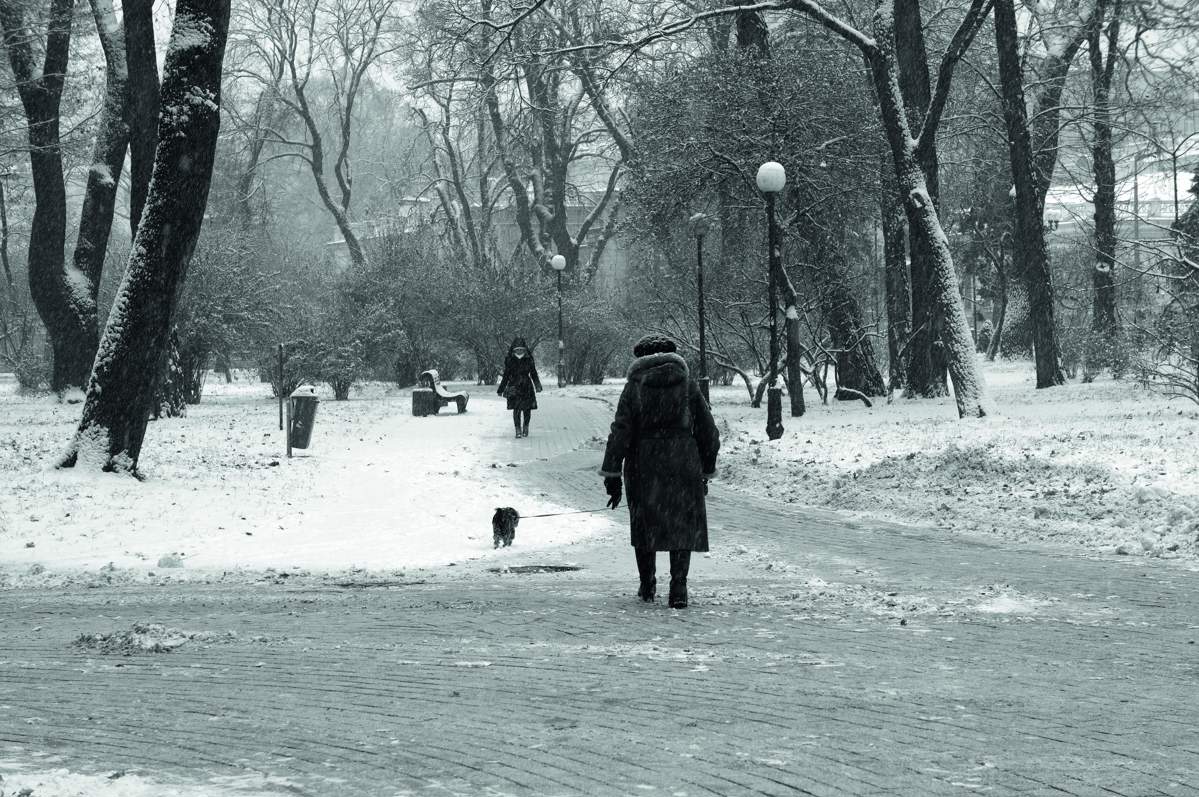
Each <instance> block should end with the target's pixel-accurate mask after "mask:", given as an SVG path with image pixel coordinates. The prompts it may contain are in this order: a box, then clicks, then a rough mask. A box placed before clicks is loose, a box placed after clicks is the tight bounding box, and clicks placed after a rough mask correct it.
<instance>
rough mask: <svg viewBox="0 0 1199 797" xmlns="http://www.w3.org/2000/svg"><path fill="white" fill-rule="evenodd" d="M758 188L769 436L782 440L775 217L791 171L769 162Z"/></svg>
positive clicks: (760, 171) (779, 257)
mask: <svg viewBox="0 0 1199 797" xmlns="http://www.w3.org/2000/svg"><path fill="white" fill-rule="evenodd" d="M757 180H758V190H759V191H761V192H762V193H763V194H765V195H766V226H767V245H768V247H769V249H770V255H769V258H768V263H769V271H768V273H767V276H766V284H767V293H768V296H769V302H768V305H767V306H768V309H769V311H770V364H769V366H768V368H769V370H768V372H767V375H766V378H767V379H769V380H770V382H769V383H768V385H767V388H766V436H767V437H768V438H770V439H771V440H778V439H779V438H780V437H782V436H783V390H782V388H780V387H779V386H778V384H777V378H778V361H779V327H778V304H779V303H778V284H779V281H778V273H779V272H780V271H781V270H782V268H783V266H782V252H781V251H779V231H778V222H777V221H776V220H775V217H774V199H775V196H776V195H777V194H778V192H779V191H782V190H783V185H785V184H786V182H787V172H786V170H785V169H783V165H782V164H781V163H775V162H774V161H767V162H766V163H763V164H762V165H761V166H759V167H758V177H757Z"/></svg>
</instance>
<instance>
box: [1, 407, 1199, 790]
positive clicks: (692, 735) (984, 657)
mask: <svg viewBox="0 0 1199 797" xmlns="http://www.w3.org/2000/svg"><path fill="white" fill-rule="evenodd" d="M554 412H556V411H555V410H550V409H549V408H548V406H547V410H546V412H545V413H544V415H543V416H542V418H541V420H542V421H543V424H544V430H543V435H544V436H543V437H542V438H541V439H540V445H542V446H544V447H545V451H544V452H542V454H545V455H546V456H544V458H543V456H541V455H538V452H535V451H531V450H525V451H524V452H523V454H522V453H521V452H520V451H518V450H516V449H515V447H514V449H513V450H514V454H513V461H514V462H518V463H519V467H516V468H512V469H510V473H511V474H512V477H513V478H514V479H515V480H516V481H517V483H518V484H520V485H522V486H523V488H524V489H525V490H527V491H530V492H539V493H545V494H547V496H549V497H551V498H553V500H556V501H562V502H569V503H570V504H571V505H577V506H581V507H590V506H596V505H601V504H602V503H603V498H604V497H603V495H602V489H601V488H600V485H599V480H598V478H597V477H596V476H595V473H594V469H595V465H596V463H597V460H598V452H597V451H595V450H594V449H590V448H586V447H584V448H582V449H576V450H569V449H571V448H573V447H574V444H573V442H571V441H580V440H585V439H588V438H590V437H592V436H593V435H594V434H595V433H596V431H597V430H595V429H593V428H588V427H589V425H594V423H595V419H596V417H598V416H595V415H593V414H592V413H589V412H587V411H585V410H579V411H578V413H577V414H576V415H575V420H573V421H571V420H568V419H567V420H563V422H562V423H560V424H553V423H547V421H550V420H551V418H553V417H554ZM561 412H562V413H564V414H565V415H569V414H571V413H574V412H575V410H570V409H569V408H568V407H567V406H565V405H564V406H563V408H562V410H561ZM538 439H539V438H538V426H537V425H536V421H535V426H534V436H533V437H531V438H530V439H529V440H528V441H525V442H528V443H534V444H537V441H538ZM530 454H532V455H531V456H530ZM711 499H712V501H711V503H712V522H713V540H714V544H715V545H716V546H717V548H716V549H715V550H714V552H713V555H711V556H709V557H697V561H696V562H695V564H694V566H693V589H692V595H693V606H692V608H690V609H688V610H686V611H681V612H680V611H671V610H668V609H666V608H665V607H664V606H662V605H661V604H657V605H649V606H647V605H642V604H640V603H638V602H636V601H635V599H633V597H632V592H633V590H634V588H635V583H634V581H635V577H634V575H633V566H632V562H631V555H630V552H629V550H628V546H627V542H626V541H625V539H624V536H623V535H624V532H623V530H621V529H620V527H618V526H616V525H614V527H613V531H612V533H610V534H609V535H606V536H604V537H602V538H600V539H597V540H594V541H592V542H590V543H588V544H584V545H576V546H572V547H570V548H567V549H564V550H562V551H558V552H555V554H554V555H552V556H547V555H545V554H541V555H539V556H537V557H535V558H534V557H532V556H530V558H529V559H528V560H527V561H524V563H525V564H560V563H562V562H566V561H571V562H573V563H574V564H575V565H577V566H580V567H581V568H582V569H581V570H578V571H572V572H560V573H537V574H528V575H517V574H514V573H507V574H498V573H492V572H489V571H488V570H487V569H486V565H485V564H474V565H470V566H466V567H457V568H451V569H448V570H446V571H439V572H432V573H430V574H428V575H427V576H425V577H424V578H420V579H416V581H419V582H422V583H409V584H394V583H392V584H387V583H386V582H381V583H377V584H375V585H374V586H368V585H369V584H370V582H369V580H367V581H364V582H362V583H359V584H351V585H346V584H345V583H344V582H343V585H342V586H338V585H337V584H335V583H333V582H331V581H322V580H320V579H314V580H311V581H306V582H304V583H300V584H286V583H284V584H279V583H277V582H278V581H279V580H280V579H274V580H271V581H267V582H264V583H263V584H262V585H261V586H259V587H253V588H249V589H247V588H235V587H204V586H187V587H171V588H145V587H139V588H122V589H121V590H115V589H111V590H110V589H92V590H84V591H72V590H51V591H38V592H34V591H26V592H9V593H4V594H0V639H2V640H3V647H0V759H4V758H5V757H6V756H8V757H10V758H15V759H20V760H23V761H28V760H29V758H28V757H29V755H30V754H31V753H33V752H46V753H52V754H55V755H57V756H59V757H60V760H61V762H62V764H61V765H65V766H69V767H71V768H73V769H77V770H89V769H90V770H94V771H111V770H118V769H130V770H138V771H142V772H146V773H152V774H154V775H155V776H156V777H159V778H161V779H162V780H164V781H168V782H197V781H198V782H201V783H207V784H208V785H209V787H210V788H211V789H212V791H211V793H213V794H217V793H221V794H224V793H233V792H234V791H236V789H235V788H234V786H232V785H230V784H236V783H238V782H241V781H231V780H229V778H231V777H234V776H245V775H254V776H256V778H257V779H256V780H255V781H254V783H256V784H257V785H256V786H255V788H256V789H257V792H258V793H264V792H265V793H279V794H303V795H335V794H336V795H342V794H354V795H399V794H460V795H477V794H497V795H498V794H514V795H527V794H538V795H540V794H562V795H574V794H588V795H592V794H596V795H609V794H611V795H617V794H642V793H645V794H669V795H684V794H685V795H689V796H690V795H713V794H715V795H734V794H736V795H739V794H816V795H895V794H903V795H908V794H910V795H927V794H970V793H980V792H981V793H987V794H1030V795H1037V794H1046V795H1048V794H1056V795H1061V794H1075V795H1098V794H1120V795H1129V797H1133V796H1136V797H1140V796H1141V795H1154V794H1172V795H1186V794H1197V793H1199V738H1197V735H1196V722H1195V717H1196V716H1197V715H1199V698H1197V697H1196V690H1195V685H1196V680H1199V666H1197V665H1196V663H1195V659H1196V656H1195V653H1196V647H1195V644H1194V642H1195V640H1196V639H1197V638H1199V626H1196V622H1197V621H1196V620H1195V618H1196V617H1197V616H1199V598H1197V597H1196V593H1197V590H1196V587H1199V577H1197V576H1196V575H1195V574H1194V573H1191V572H1187V571H1185V570H1182V569H1180V568H1177V567H1171V566H1169V565H1167V564H1164V563H1161V562H1152V563H1149V562H1131V561H1129V560H1126V559H1110V560H1107V559H1083V558H1074V557H1068V556H1063V555H1061V554H1059V553H1055V552H1052V551H1037V550H1016V551H1013V550H1005V549H1003V548H1001V547H998V546H994V545H990V544H985V543H981V542H979V541H975V540H971V539H966V538H954V537H947V536H946V535H945V534H944V533H943V532H940V531H935V530H924V529H915V528H907V527H902V526H895V525H884V524H864V523H859V522H847V521H845V520H843V519H840V518H838V517H836V516H833V515H830V514H827V513H818V512H806V511H803V510H797V509H796V508H795V507H794V505H788V506H786V507H780V506H778V505H776V504H772V503H768V502H763V501H758V500H753V499H750V498H747V497H745V496H742V495H738V494H730V493H729V492H726V491H724V490H722V489H721V488H720V487H719V486H718V485H714V489H713V495H712V496H711ZM619 516H620V515H618V517H619ZM526 522H528V523H532V522H536V521H534V520H533V519H530V520H528V521H526ZM542 522H552V519H545V520H543V521H542ZM519 540H520V537H519V530H518V536H517V542H518V545H519ZM144 621H154V622H159V623H163V624H166V625H168V626H172V627H175V628H179V629H183V630H186V631H190V632H194V633H202V634H209V635H210V636H207V637H200V638H197V639H194V640H192V641H189V642H186V643H185V644H182V645H181V646H180V647H178V648H177V649H176V650H175V651H174V652H171V653H159V654H142V655H132V656H120V655H105V654H102V653H99V652H97V651H96V650H94V649H91V650H89V649H81V648H78V647H74V646H72V645H71V642H72V640H73V639H75V638H76V637H77V636H78V635H79V634H81V633H99V632H111V631H116V630H122V629H129V627H130V626H131V624H132V623H134V622H144ZM228 632H235V634H236V636H228V635H227V634H228ZM6 746H8V749H7V750H6V749H5V748H6ZM14 747H15V748H19V750H17V749H14ZM246 782H248V781H246ZM218 784H219V786H220V788H219V789H218ZM34 797H38V795H37V794H36V793H35V795H34Z"/></svg>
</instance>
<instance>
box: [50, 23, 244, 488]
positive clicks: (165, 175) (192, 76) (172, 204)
mask: <svg viewBox="0 0 1199 797" xmlns="http://www.w3.org/2000/svg"><path fill="white" fill-rule="evenodd" d="M228 28H229V0H179V2H178V4H177V6H176V9H175V21H174V27H173V31H172V34H171V41H170V44H169V46H168V49H167V56H166V65H165V66H164V70H163V75H164V79H163V85H162V107H163V113H162V120H161V122H160V125H159V131H158V132H159V135H158V140H159V142H160V145H159V147H158V150H157V152H156V155H155V158H154V173H153V178H152V180H151V192H150V195H149V196H148V198H147V200H146V206H145V210H144V214H143V218H142V223H141V224H140V225H139V226H138V231H137V238H136V240H135V241H134V246H133V251H132V253H131V254H130V257H129V265H128V267H127V269H126V271H125V277H124V279H123V280H122V282H121V287H120V290H119V291H118V293H117V297H116V300H115V301H114V303H113V310H112V313H111V314H110V316H109V321H108V326H107V327H106V329H105V330H104V337H103V339H102V340H101V342H100V351H99V353H98V354H97V355H96V366H95V369H94V370H93V373H92V377H91V381H90V384H89V385H88V393H87V401H86V403H85V404H84V407H83V417H82V419H81V420H80V423H79V430H78V432H77V433H76V436H75V440H74V442H73V444H72V446H71V449H70V451H69V453H68V454H67V455H66V457H64V459H63V462H62V465H63V466H64V467H70V466H73V465H75V464H76V462H77V461H78V460H79V459H80V458H83V460H84V462H85V463H86V464H88V465H89V466H96V467H100V468H102V469H104V470H120V471H129V472H133V473H136V471H137V463H138V457H139V456H140V454H141V448H142V442H143V440H144V438H145V433H146V424H147V421H148V419H149V415H150V410H151V408H152V406H153V401H154V393H155V388H156V385H157V382H158V380H159V379H160V378H161V375H162V369H163V360H164V357H165V356H166V354H167V348H168V345H169V340H170V333H171V328H172V321H173V318H174V314H175V309H176V307H177V305H178V301H179V295H180V293H181V291H182V288H183V284H184V281H185V280H186V277H187V268H188V265H189V262H190V260H191V255H192V252H193V250H194V249H195V244H196V239H197V238H198V237H199V234H200V226H201V224H202V222H203V218H204V209H205V206H206V205H207V200H208V189H209V186H210V184H211V182H212V164H213V156H214V154H215V152H216V141H217V133H218V131H219V129H220V99H221V65H222V62H223V60H224V54H225V40H226V37H227V35H228Z"/></svg>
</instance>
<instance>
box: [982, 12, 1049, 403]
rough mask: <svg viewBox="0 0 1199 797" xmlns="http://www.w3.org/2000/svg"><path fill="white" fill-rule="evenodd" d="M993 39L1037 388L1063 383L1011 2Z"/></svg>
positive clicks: (1018, 264)
mask: <svg viewBox="0 0 1199 797" xmlns="http://www.w3.org/2000/svg"><path fill="white" fill-rule="evenodd" d="M995 39H996V44H997V47H998V50H999V75H1000V91H1001V94H1002V96H1003V116H1004V122H1005V124H1006V127H1007V133H1008V151H1009V155H1010V161H1011V167H1012V181H1013V183H1014V184H1015V188H1016V216H1015V243H1014V246H1013V256H1014V257H1013V260H1014V262H1015V266H1016V272H1017V275H1018V277H1019V279H1020V280H1021V281H1022V282H1023V284H1024V286H1025V288H1026V290H1027V291H1028V308H1029V318H1030V321H1031V324H1032V339H1033V354H1034V357H1035V359H1036V369H1037V387H1038V388H1045V387H1053V386H1055V385H1061V384H1063V383H1064V382H1065V376H1064V375H1063V373H1062V367H1061V355H1060V352H1059V349H1058V341H1057V329H1056V327H1055V322H1054V315H1055V313H1054V311H1055V306H1054V296H1053V277H1052V274H1051V273H1050V271H1049V248H1048V246H1047V245H1046V242H1045V224H1044V196H1045V194H1044V190H1042V188H1044V189H1045V190H1047V189H1048V185H1047V184H1046V185H1044V186H1042V185H1041V183H1040V180H1039V179H1038V174H1037V166H1036V162H1035V160H1034V157H1035V156H1034V151H1033V146H1032V138H1031V134H1030V132H1029V127H1028V116H1027V111H1026V107H1025V101H1024V76H1023V72H1022V70H1021V66H1020V55H1019V51H1018V46H1017V29H1016V12H1015V8H1014V6H1013V0H996V2H995Z"/></svg>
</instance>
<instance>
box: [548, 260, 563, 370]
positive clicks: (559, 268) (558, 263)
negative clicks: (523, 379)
mask: <svg viewBox="0 0 1199 797" xmlns="http://www.w3.org/2000/svg"><path fill="white" fill-rule="evenodd" d="M550 265H551V266H553V268H554V271H556V272H557V273H558V387H566V343H565V342H564V340H565V339H564V338H563V334H562V272H563V271H565V270H566V258H565V257H563V256H562V255H554V256H553V257H551V258H550Z"/></svg>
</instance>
